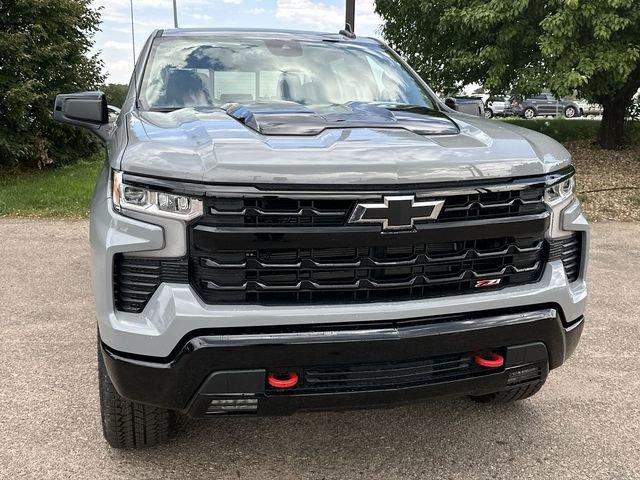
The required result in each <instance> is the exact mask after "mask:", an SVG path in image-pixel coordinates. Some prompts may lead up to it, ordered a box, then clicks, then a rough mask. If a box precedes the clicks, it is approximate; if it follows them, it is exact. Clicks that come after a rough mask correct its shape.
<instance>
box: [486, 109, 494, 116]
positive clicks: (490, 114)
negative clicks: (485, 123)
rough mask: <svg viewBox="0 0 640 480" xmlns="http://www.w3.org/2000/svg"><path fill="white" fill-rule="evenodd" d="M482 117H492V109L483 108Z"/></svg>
mask: <svg viewBox="0 0 640 480" xmlns="http://www.w3.org/2000/svg"><path fill="white" fill-rule="evenodd" d="M484 118H493V110H491V109H490V108H485V109H484Z"/></svg>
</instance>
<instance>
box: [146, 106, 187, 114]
mask: <svg viewBox="0 0 640 480" xmlns="http://www.w3.org/2000/svg"><path fill="white" fill-rule="evenodd" d="M183 108H185V107H153V108H150V109H149V111H150V112H163V113H168V112H175V111H176V110H181V109H183Z"/></svg>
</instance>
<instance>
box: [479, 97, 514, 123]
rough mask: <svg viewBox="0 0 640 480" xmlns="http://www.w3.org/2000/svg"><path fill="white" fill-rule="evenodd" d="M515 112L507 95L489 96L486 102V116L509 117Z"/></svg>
mask: <svg viewBox="0 0 640 480" xmlns="http://www.w3.org/2000/svg"><path fill="white" fill-rule="evenodd" d="M513 114H514V110H513V108H512V107H511V100H510V99H509V98H507V97H505V96H497V97H489V98H488V99H487V101H486V102H485V104H484V116H485V118H493V117H508V116H511V115H513Z"/></svg>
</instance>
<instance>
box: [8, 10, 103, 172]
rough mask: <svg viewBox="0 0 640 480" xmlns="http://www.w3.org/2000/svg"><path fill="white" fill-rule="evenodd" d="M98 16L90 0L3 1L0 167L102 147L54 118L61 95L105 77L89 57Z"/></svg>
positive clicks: (41, 163) (61, 157) (40, 164)
mask: <svg viewBox="0 0 640 480" xmlns="http://www.w3.org/2000/svg"><path fill="white" fill-rule="evenodd" d="M99 22H100V14H99V12H98V11H97V10H96V9H94V8H92V7H91V1H90V0H0V167H7V166H13V167H35V166H38V167H43V166H45V165H49V164H52V163H64V162H66V161H68V160H70V159H74V158H78V157H84V156H87V155H89V154H90V153H92V152H93V151H95V149H96V147H97V142H96V141H94V140H93V138H91V137H90V135H89V134H87V133H85V132H83V131H82V130H80V129H73V128H69V127H64V126H61V125H58V124H55V123H54V122H53V120H52V118H51V111H52V107H53V101H54V98H55V96H56V94H57V93H61V92H73V91H79V90H91V89H93V88H95V87H96V86H97V85H98V84H99V83H101V82H102V81H103V79H104V77H103V75H102V62H101V61H100V60H99V59H98V56H97V54H96V55H91V54H90V53H89V51H90V49H91V47H92V44H93V40H92V36H93V34H94V32H95V31H96V30H97V29H98V26H99Z"/></svg>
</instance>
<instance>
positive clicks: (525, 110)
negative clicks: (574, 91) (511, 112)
mask: <svg viewBox="0 0 640 480" xmlns="http://www.w3.org/2000/svg"><path fill="white" fill-rule="evenodd" d="M521 107H522V116H523V117H524V118H534V117H555V116H557V115H564V116H565V117H567V118H576V117H579V116H580V107H578V104H577V103H575V102H573V101H570V100H559V99H557V98H556V97H554V96H553V95H552V94H551V93H541V94H539V95H534V96H533V97H528V98H525V99H524V100H523V101H522V104H521Z"/></svg>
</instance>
